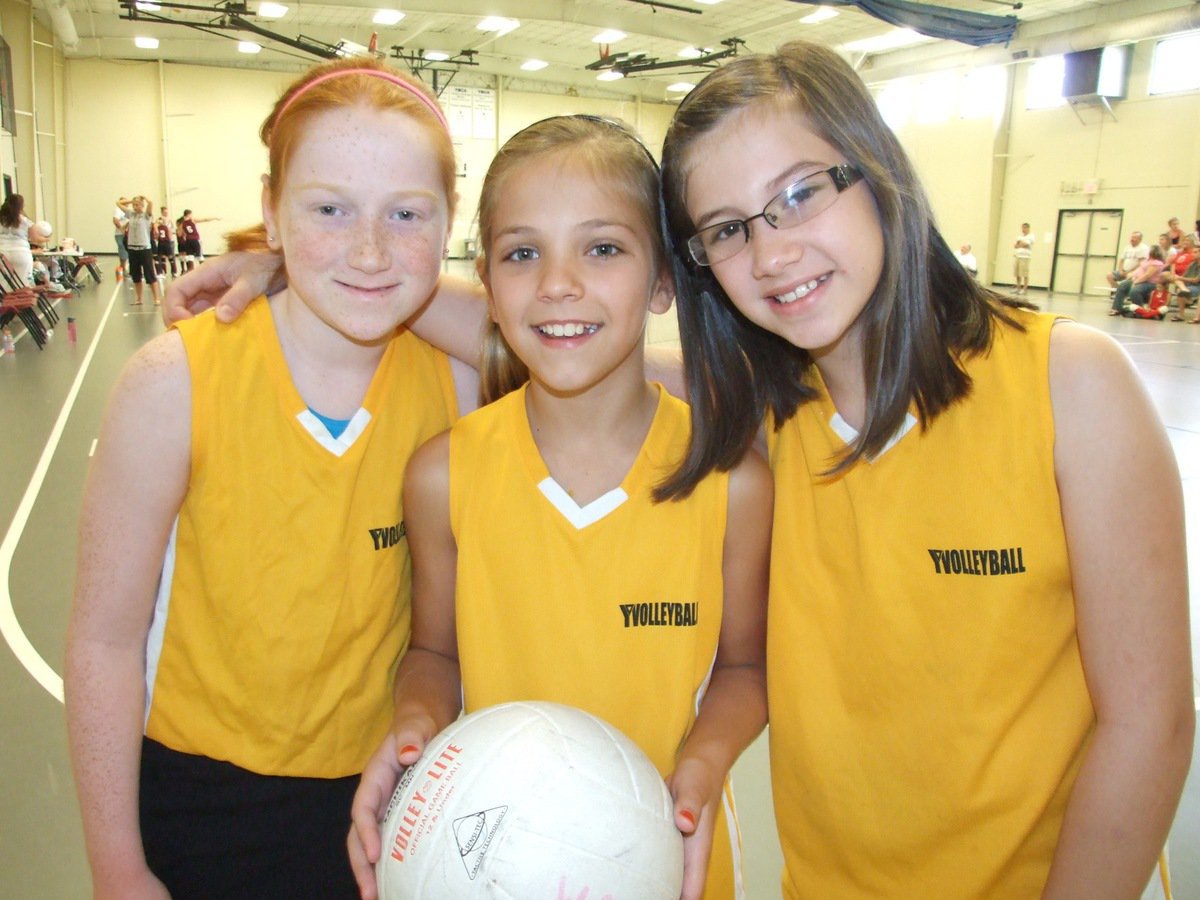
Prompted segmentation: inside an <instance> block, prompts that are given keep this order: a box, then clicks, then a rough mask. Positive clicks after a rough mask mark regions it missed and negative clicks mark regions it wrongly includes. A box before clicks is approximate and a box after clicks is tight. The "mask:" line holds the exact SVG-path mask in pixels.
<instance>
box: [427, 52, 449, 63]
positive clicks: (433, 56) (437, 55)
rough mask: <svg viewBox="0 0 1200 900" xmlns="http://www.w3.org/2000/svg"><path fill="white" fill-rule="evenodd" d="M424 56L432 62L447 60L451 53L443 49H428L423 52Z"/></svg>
mask: <svg viewBox="0 0 1200 900" xmlns="http://www.w3.org/2000/svg"><path fill="white" fill-rule="evenodd" d="M423 58H425V59H427V60H429V61H430V62H445V61H446V60H448V59H449V58H450V54H449V53H446V52H445V51H443V50H426V51H425V53H424V54H423Z"/></svg>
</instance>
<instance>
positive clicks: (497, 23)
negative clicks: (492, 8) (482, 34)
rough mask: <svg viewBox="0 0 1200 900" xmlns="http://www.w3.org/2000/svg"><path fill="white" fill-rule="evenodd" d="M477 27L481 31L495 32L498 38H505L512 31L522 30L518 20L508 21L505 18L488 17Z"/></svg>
mask: <svg viewBox="0 0 1200 900" xmlns="http://www.w3.org/2000/svg"><path fill="white" fill-rule="evenodd" d="M475 27H476V28H478V29H479V30H480V31H494V32H495V33H496V37H503V36H504V35H506V34H508V33H509V32H510V31H516V30H517V29H518V28H520V27H521V22H520V21H519V20H518V19H506V18H504V16H488V17H487V18H485V19H481V20H480V21H479V24H478V25H476V26H475Z"/></svg>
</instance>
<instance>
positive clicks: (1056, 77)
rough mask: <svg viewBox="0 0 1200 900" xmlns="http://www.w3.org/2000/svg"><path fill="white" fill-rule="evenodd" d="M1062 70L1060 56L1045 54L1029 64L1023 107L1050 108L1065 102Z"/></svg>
mask: <svg viewBox="0 0 1200 900" xmlns="http://www.w3.org/2000/svg"><path fill="white" fill-rule="evenodd" d="M1064 70H1065V64H1064V62H1063V58H1062V57H1061V56H1047V57H1046V58H1045V59H1039V60H1038V61H1037V62H1035V63H1034V64H1033V65H1031V66H1030V67H1029V71H1028V73H1027V74H1026V77H1025V108H1026V109H1050V108H1051V107H1053V106H1062V105H1063V104H1065V103H1066V102H1067V101H1066V99H1065V98H1064V97H1063V72H1064Z"/></svg>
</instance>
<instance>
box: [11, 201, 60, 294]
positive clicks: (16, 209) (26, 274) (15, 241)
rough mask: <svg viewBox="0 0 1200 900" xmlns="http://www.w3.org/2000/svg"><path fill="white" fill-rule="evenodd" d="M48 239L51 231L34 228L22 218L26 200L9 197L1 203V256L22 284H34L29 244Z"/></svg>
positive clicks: (31, 249)
mask: <svg viewBox="0 0 1200 900" xmlns="http://www.w3.org/2000/svg"><path fill="white" fill-rule="evenodd" d="M49 239H50V232H49V231H46V230H44V229H43V228H42V227H40V226H39V225H35V224H34V223H33V222H32V221H31V220H30V219H29V217H27V216H26V215H25V198H24V197H22V196H21V195H20V194H9V195H8V196H7V197H5V198H4V202H3V203H0V253H3V254H4V255H5V257H7V258H8V261H9V264H10V265H11V266H12V268H13V271H14V272H16V274H17V277H18V278H20V279H21V283H22V284H26V285H32V284H33V248H32V247H30V242H33V243H35V244H41V243H43V242H44V241H47V240H49Z"/></svg>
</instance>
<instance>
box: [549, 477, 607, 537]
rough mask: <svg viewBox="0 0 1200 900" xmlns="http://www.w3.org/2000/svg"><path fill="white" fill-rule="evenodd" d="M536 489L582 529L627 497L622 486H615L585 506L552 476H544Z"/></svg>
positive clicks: (602, 516)
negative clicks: (576, 500)
mask: <svg viewBox="0 0 1200 900" xmlns="http://www.w3.org/2000/svg"><path fill="white" fill-rule="evenodd" d="M538 490H539V491H541V492H542V495H543V496H544V497H545V498H546V499H547V500H549V501H550V505H551V506H553V507H554V508H555V509H557V510H558V511H559V512H560V513H562V516H563V518H565V519H566V520H567V521H568V522H570V523H571V524H572V525H574V526H575V527H576V528H577V529H578V530H580V531H582V530H583V529H585V528H587V527H588V526H589V525H592V524H595V523H596V522H599V521H600V520H601V519H603V518H604V517H605V516H607V515H608V514H609V513H611V512H612V511H613V510H615V509H617V508H618V507H619V506H620V505H621V504H622V503H624V502H625V501H626V500H628V499H629V495H628V494H627V493H625V489H624V488H622V487H615V488H613V489H612V490H611V491H609V492H608V493H605V494H601V495H600V496H599V497H597V498H596V499H595V500H593V501H592V502H591V503H589V504H588V505H587V506H580V505H579V504H578V503H576V502H575V498H574V497H572V496H571V495H570V494H568V493H567V492H566V491H565V490H563V487H562V485H560V484H559V483H558V482H557V481H555V480H554V478H553V476H549V475H548V476H546V477H545V478H543V479H542V480H541V481H540V482H539V483H538Z"/></svg>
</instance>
